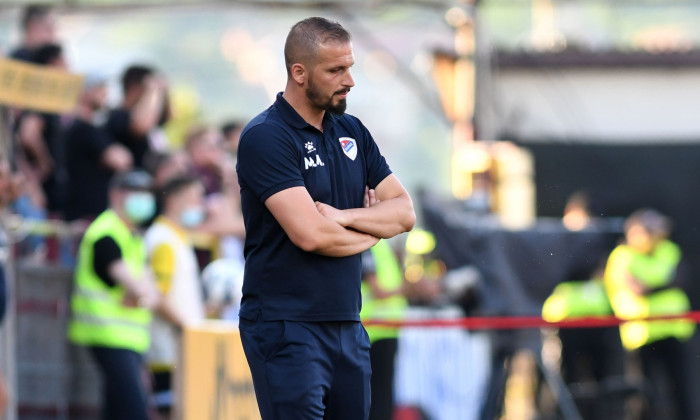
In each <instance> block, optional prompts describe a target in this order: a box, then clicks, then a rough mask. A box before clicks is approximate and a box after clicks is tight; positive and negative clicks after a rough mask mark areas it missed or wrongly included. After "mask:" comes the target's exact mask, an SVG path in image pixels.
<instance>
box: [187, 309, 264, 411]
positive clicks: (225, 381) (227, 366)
mask: <svg viewBox="0 0 700 420" xmlns="http://www.w3.org/2000/svg"><path fill="white" fill-rule="evenodd" d="M183 350H184V352H183V356H184V357H183V369H182V371H181V374H182V376H181V377H180V378H179V381H180V384H181V385H180V387H179V388H180V390H181V392H182V395H181V398H179V401H182V410H181V412H182V419H183V420H258V419H260V412H259V410H258V405H257V402H256V401H255V390H254V389H253V379H252V377H251V375H250V369H249V368H248V362H247V361H246V358H245V354H244V353H243V347H242V346H241V336H240V334H239V332H238V328H237V327H236V326H234V325H231V324H227V323H223V322H215V321H210V322H208V323H207V324H205V325H204V326H202V327H198V328H188V329H186V330H185V333H184V343H183Z"/></svg>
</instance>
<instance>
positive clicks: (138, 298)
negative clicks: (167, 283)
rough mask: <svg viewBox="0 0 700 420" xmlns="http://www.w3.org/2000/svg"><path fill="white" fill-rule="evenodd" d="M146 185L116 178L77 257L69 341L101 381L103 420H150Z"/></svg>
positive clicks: (154, 294) (129, 175) (149, 199)
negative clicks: (142, 228)
mask: <svg viewBox="0 0 700 420" xmlns="http://www.w3.org/2000/svg"><path fill="white" fill-rule="evenodd" d="M150 188H151V177H150V176H149V175H148V174H146V173H145V172H141V171H133V172H125V173H119V174H116V175H115V176H114V177H113V179H112V180H111V183H110V190H109V203H110V207H109V208H108V209H107V210H105V211H104V212H103V213H102V214H100V215H99V216H98V217H97V219H95V221H94V222H93V223H92V224H91V225H90V226H89V227H88V229H87V231H86V232H85V235H84V237H83V239H82V241H81V243H80V248H79V250H78V260H77V267H76V271H75V283H74V287H73V292H72V296H71V311H72V318H71V320H70V323H69V326H68V338H69V340H70V341H71V342H72V343H74V344H76V345H80V346H85V347H88V348H89V350H90V353H91V354H92V356H93V358H94V360H95V361H96V363H97V365H98V367H99V370H100V372H101V374H102V379H103V399H104V401H103V407H102V417H101V418H102V419H104V420H147V419H148V409H147V403H146V401H147V400H146V392H145V387H144V384H143V382H142V379H141V378H142V376H141V373H142V355H143V353H145V352H146V351H147V350H148V348H149V344H150V332H149V326H150V322H151V310H152V309H153V308H155V307H156V306H157V305H159V303H160V295H159V293H158V291H157V289H156V288H155V285H154V282H153V278H152V275H151V274H150V271H148V270H147V269H146V252H145V247H144V244H143V240H142V239H141V237H140V236H139V235H138V225H139V224H140V223H143V222H144V221H146V220H149V219H150V218H151V217H152V216H153V213H154V211H155V199H154V197H153V194H152V193H151V192H150Z"/></svg>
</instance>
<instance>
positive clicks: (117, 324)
mask: <svg viewBox="0 0 700 420" xmlns="http://www.w3.org/2000/svg"><path fill="white" fill-rule="evenodd" d="M105 236H110V237H112V238H113V239H114V241H115V242H116V243H117V246H119V249H120V250H121V254H122V259H123V261H124V262H125V264H126V265H127V267H128V268H129V270H130V271H131V274H132V275H133V276H134V277H135V278H139V277H141V275H142V273H143V270H144V267H145V264H146V250H145V247H144V244H143V240H142V239H141V238H140V237H139V236H137V235H134V234H132V232H131V231H130V230H129V228H128V227H127V226H126V225H125V224H124V222H123V221H122V220H121V219H120V218H119V216H117V214H116V213H114V211H112V210H107V211H105V212H103V213H102V214H101V215H100V216H98V217H97V219H95V221H94V222H93V223H92V224H91V225H90V226H89V227H88V229H87V231H86V232H85V236H84V237H83V239H82V241H81V242H80V248H79V250H78V265H77V267H76V271H75V284H74V289H73V293H72V296H71V310H72V317H71V320H70V323H69V325H68V338H69V340H70V341H71V342H72V343H74V344H78V345H84V346H99V347H110V348H119V349H127V350H133V351H136V352H138V353H144V352H145V351H146V350H148V347H149V345H150V333H149V326H150V322H151V312H150V311H149V310H147V309H144V308H138V307H136V308H133V307H127V306H124V305H123V303H122V301H123V299H124V295H125V290H124V288H123V287H122V286H119V285H115V286H114V287H110V286H108V285H107V284H105V282H104V281H102V280H101V279H100V278H99V276H98V275H97V274H96V273H95V269H94V245H95V242H96V241H98V240H99V239H101V238H103V237H105Z"/></svg>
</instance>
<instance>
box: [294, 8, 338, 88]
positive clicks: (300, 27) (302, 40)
mask: <svg viewBox="0 0 700 420" xmlns="http://www.w3.org/2000/svg"><path fill="white" fill-rule="evenodd" d="M351 39H352V38H351V36H350V33H349V32H348V31H346V30H345V28H343V27H342V26H341V25H340V23H338V22H334V21H331V20H328V19H326V18H322V17H310V18H306V19H304V20H302V21H300V22H297V23H296V24H295V25H294V26H292V29H291V30H290V31H289V34H288V35H287V41H286V42H285V44H284V63H285V66H286V67H287V75H288V76H291V74H292V65H294V64H295V63H305V64H308V63H310V62H312V61H313V60H315V59H316V56H317V54H318V47H319V45H321V44H325V43H327V42H337V43H340V44H346V43H349V42H350V40H351Z"/></svg>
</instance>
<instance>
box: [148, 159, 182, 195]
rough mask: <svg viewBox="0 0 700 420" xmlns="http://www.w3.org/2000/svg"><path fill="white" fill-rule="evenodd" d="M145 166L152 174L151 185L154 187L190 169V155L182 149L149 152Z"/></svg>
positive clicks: (162, 184) (161, 185)
mask: <svg viewBox="0 0 700 420" xmlns="http://www.w3.org/2000/svg"><path fill="white" fill-rule="evenodd" d="M145 166H146V169H147V170H148V173H150V174H151V176H153V186H154V187H155V188H156V189H159V188H161V187H163V186H164V185H165V184H166V183H167V182H168V181H169V180H171V179H172V178H174V177H176V176H180V175H185V174H187V173H189V172H190V171H191V170H190V167H191V163H190V157H189V155H187V152H185V151H184V150H177V151H173V152H154V153H151V154H149V155H148V156H147V157H146V159H145Z"/></svg>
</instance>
